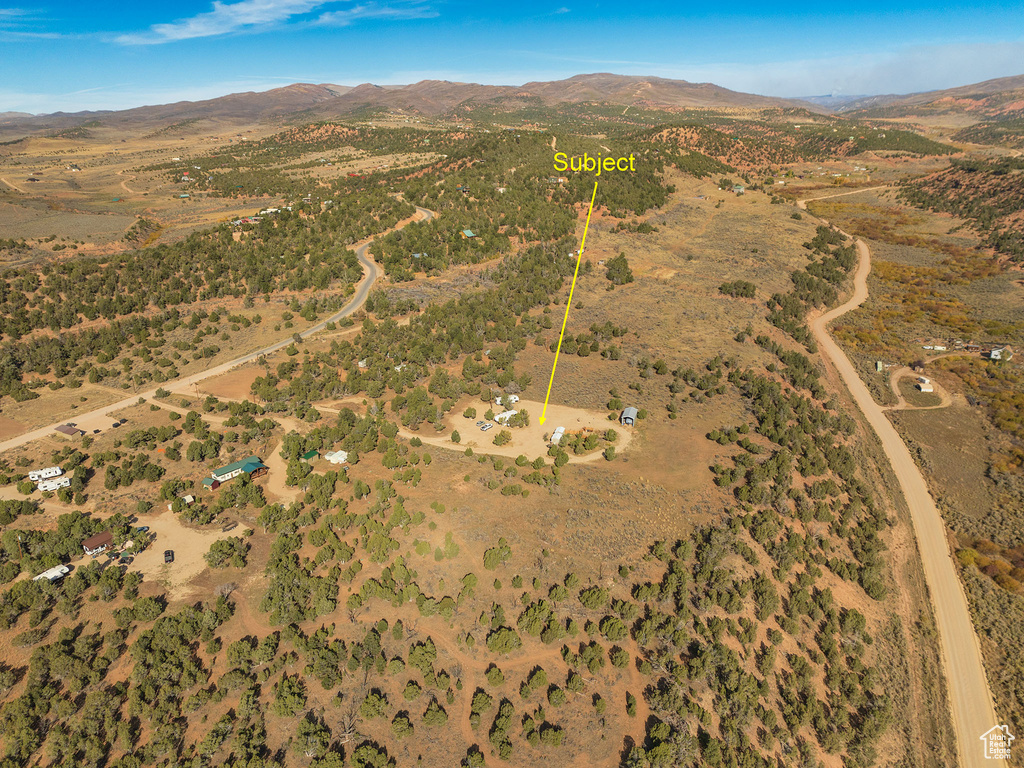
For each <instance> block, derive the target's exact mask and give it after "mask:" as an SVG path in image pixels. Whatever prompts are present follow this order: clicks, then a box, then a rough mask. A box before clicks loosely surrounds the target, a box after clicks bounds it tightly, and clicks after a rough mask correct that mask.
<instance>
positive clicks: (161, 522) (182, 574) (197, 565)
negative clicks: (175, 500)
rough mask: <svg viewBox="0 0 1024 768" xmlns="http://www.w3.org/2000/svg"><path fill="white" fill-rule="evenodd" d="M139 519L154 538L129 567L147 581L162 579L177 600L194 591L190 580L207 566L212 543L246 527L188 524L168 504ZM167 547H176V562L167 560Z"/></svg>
mask: <svg viewBox="0 0 1024 768" xmlns="http://www.w3.org/2000/svg"><path fill="white" fill-rule="evenodd" d="M140 522H141V523H142V524H144V525H148V526H149V532H150V534H151V535H153V536H154V537H155V538H154V540H153V543H152V544H150V546H149V549H146V550H145V551H143V552H142V553H140V554H139V555H137V556H136V557H135V560H134V561H133V562H132V564H131V565H130V566H128V569H129V570H132V571H139V572H140V573H141V574H142V575H143V576H144V577H145V578H146V580H148V581H159V582H160V583H162V584H163V585H164V586H165V587H166V588H167V591H168V592H169V593H170V597H171V598H173V599H176V600H181V599H184V598H187V597H191V596H192V595H193V593H194V591H195V590H194V588H192V587H191V586H189V582H191V581H192V580H193V579H194V578H195V577H196V576H198V575H199V574H200V573H202V572H203V569H204V568H206V567H207V566H206V560H205V559H204V558H203V555H205V554H206V553H207V552H209V551H210V545H211V544H213V542H215V541H217V540H219V539H226V538H228V537H229V536H237V535H239V534H240V532H242V531H243V530H245V529H244V527H243V526H241V525H240V526H238V527H237V528H235V530H233V531H231V532H230V533H225V532H224V531H222V530H220V528H219V527H217V528H214V529H213V530H206V531H203V530H198V529H195V528H188V527H186V526H185V525H184V524H183V523H182V522H181V519H180V517H179V516H178V515H176V514H174V513H173V512H170V511H168V509H167V507H166V506H165V507H164V509H163V511H162V512H159V513H156V514H148V515H145V516H144V517H143V519H141V520H140ZM165 549H171V550H174V562H173V563H164V550H165Z"/></svg>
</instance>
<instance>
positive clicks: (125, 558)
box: [118, 555, 135, 565]
mask: <svg viewBox="0 0 1024 768" xmlns="http://www.w3.org/2000/svg"><path fill="white" fill-rule="evenodd" d="M134 559H135V558H134V557H132V556H131V555H121V559H120V560H118V562H119V563H124V564H125V565H131V564H132V560H134Z"/></svg>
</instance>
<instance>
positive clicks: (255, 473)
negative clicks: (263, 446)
mask: <svg viewBox="0 0 1024 768" xmlns="http://www.w3.org/2000/svg"><path fill="white" fill-rule="evenodd" d="M269 471H270V467H268V466H267V465H266V464H264V463H263V462H262V461H261V460H260V458H259V456H247V457H245V458H244V459H239V460H238V461H233V462H231V463H230V464H228V465H227V466H226V467H221V468H220V469H215V470H213V472H211V473H210V475H211V477H207V478H205V479H204V480H203V485H204V486H205V487H206V488H209V489H210V490H216V489H217V488H218V487H220V484H221V483H226V482H227V481H228V480H234V479H235V478H236V477H238V476H239V475H241V474H243V473H244V474H246V475H248V476H249V477H251V478H257V477H263V475H265V474H267V472H269Z"/></svg>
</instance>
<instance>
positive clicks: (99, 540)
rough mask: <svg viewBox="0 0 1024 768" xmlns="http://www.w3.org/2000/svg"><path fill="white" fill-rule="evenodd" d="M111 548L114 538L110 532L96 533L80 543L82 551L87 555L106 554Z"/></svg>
mask: <svg viewBox="0 0 1024 768" xmlns="http://www.w3.org/2000/svg"><path fill="white" fill-rule="evenodd" d="M112 546H114V536H113V534H112V533H111V532H110V531H103V533H97V534H96V535H95V536H90V537H89V538H88V539H86V540H85V541H83V542H82V549H84V550H85V554H87V555H98V554H100V553H101V552H106V551H107V549H108V548H110V547H112Z"/></svg>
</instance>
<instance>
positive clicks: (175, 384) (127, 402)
mask: <svg viewBox="0 0 1024 768" xmlns="http://www.w3.org/2000/svg"><path fill="white" fill-rule="evenodd" d="M432 218H434V212H433V211H428V210H427V209H426V208H420V207H418V206H417V208H416V215H415V216H412V217H411V218H409V219H406V220H405V221H404V222H400V223H399V224H398V225H397V226H396V227H393V228H392V230H388V231H393V230H395V229H401V228H403V227H405V226H407V225H409V224H411V223H413V222H419V221H429V220H430V219H432ZM372 242H373V238H369V239H367V240H364V241H362V242H361V243H358V244H357V245H356V249H355V252H356V258H357V259H359V263H360V264H362V266H363V279H362V280H361V281H360V282H359V285H358V286H357V287H356V292H355V295H354V296H353V297H352V300H351V301H350V302H349V303H348V304H346V305H345V308H344V309H342V310H341V311H339V312H335V313H334V314H333V315H331V316H330V317H328V318H327V319H326V320H324V321H322V322H320V323H317V324H316V325H314V326H312V327H310V328H307V329H306V330H304V331H302V333H300V334H299V336H301V337H302V338H304V339H305V338H307V337H308V336H312V335H313V334H315V333H319V332H320V331H322V330H323V329H324V328H326V327H327V324H328V323H335V322H337V321H338V320H341V319H342V318H344V317H348V316H349V315H351V314H353V313H354V312H356V311H357V310H359V308H360V307H362V306H363V304H365V303H366V297H367V296H369V295H370V288H372V287H373V284H374V282H375V281H376V280H377V277H378V275H380V269H379V268H378V266H377V264H376V262H374V261H373V259H371V258H369V257H368V256H367V255H366V252H367V249H368V248H369V247H370V243H372ZM291 343H292V337H291V336H287V337H285V338H283V339H281V340H280V341H278V342H275V343H274V344H271V345H269V346H267V347H263V348H262V349H257V350H256V351H255V352H250V353H249V354H247V355H243V356H242V357H238V358H235V359H234V360H229V361H228V362H226V363H222V364H221V365H218V366H216V367H214V368H209V369H207V370H205V371H200V372H198V373H194V374H192V375H191V376H186V377H184V378H181V379H176V380H174V381H172V382H165V383H164V384H163V385H161V387H158V388H154V389H151V390H147V391H145V392H140V393H138V394H136V395H132V396H131V397H126V398H125V399H124V400H118V401H117V402H116V403H111V404H110V405H105V406H103V407H101V408H97V409H96V410H93V411H89V412H87V413H79V414H76V415H75V416H74V418H75V419H76V421H75V424H76V425H77V426H78V428H79V429H82V430H85V431H86V432H87V433H88V432H92V430H94V429H106V428H107V427H109V426H110V425H111V423H112V419H111V415H112V414H114V413H116V412H117V411H120V410H121V409H122V408H127V407H128V406H131V405H135V404H136V403H137V402H138V401H139V398H140V397H141V398H144V399H146V400H151V399H152V398H154V397H156V392H157V389H159V388H174V389H187V388H188V387H191V386H192V385H193V384H198V383H199V382H201V381H204V380H206V379H209V378H211V377H213V376H219V375H220V374H222V373H227V372H228V371H230V370H231V369H232V368H234V367H236V366H239V365H244V364H245V363H251V362H253V361H255V360H258V359H259V358H260V357H262V356H263V355H269V354H272V353H274V352H277V351H278V350H279V349H284V348H285V347H287V346H288V345H289V344H291ZM64 423H66V422H64V421H58V422H56V423H54V424H50V425H47V426H45V427H40V428H39V429H34V430H32V431H31V432H26V433H24V434H22V435H18V436H17V437H12V438H10V439H8V440H4V441H3V442H0V452H2V451H8V450H10V449H12V448H18V447H19V446H22V445H26V444H28V443H30V442H32V441H33V440H38V439H40V438H42V437H46V436H47V435H52V434H53V430H54V429H56V428H57V427H58V426H60V425H61V424H64Z"/></svg>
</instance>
